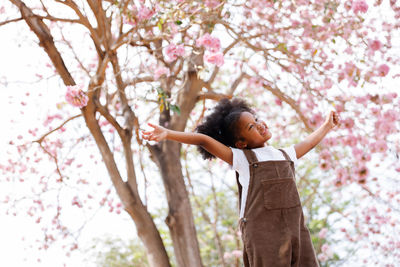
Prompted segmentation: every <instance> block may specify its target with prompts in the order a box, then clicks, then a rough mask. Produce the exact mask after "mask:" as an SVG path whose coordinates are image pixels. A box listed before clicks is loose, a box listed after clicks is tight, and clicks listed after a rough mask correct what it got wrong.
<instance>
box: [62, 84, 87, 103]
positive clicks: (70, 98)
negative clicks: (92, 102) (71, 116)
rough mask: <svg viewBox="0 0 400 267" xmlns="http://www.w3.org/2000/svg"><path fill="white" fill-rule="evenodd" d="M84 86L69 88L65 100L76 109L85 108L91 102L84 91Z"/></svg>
mask: <svg viewBox="0 0 400 267" xmlns="http://www.w3.org/2000/svg"><path fill="white" fill-rule="evenodd" d="M82 88H83V86H81V85H75V86H67V93H66V94H65V99H66V100H67V102H68V103H69V104H71V105H73V106H75V107H79V108H83V107H84V106H86V105H87V102H88V100H89V98H88V96H87V95H86V94H85V93H84V92H83V91H82Z"/></svg>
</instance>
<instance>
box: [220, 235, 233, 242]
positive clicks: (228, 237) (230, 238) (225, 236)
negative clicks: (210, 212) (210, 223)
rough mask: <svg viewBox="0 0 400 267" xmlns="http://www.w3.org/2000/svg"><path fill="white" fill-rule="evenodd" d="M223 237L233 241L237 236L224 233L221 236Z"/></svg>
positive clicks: (225, 239) (224, 239)
mask: <svg viewBox="0 0 400 267" xmlns="http://www.w3.org/2000/svg"><path fill="white" fill-rule="evenodd" d="M221 239H222V240H223V241H233V240H235V237H234V236H233V235H228V234H227V235H223V236H222V237H221Z"/></svg>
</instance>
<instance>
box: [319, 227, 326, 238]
mask: <svg viewBox="0 0 400 267" xmlns="http://www.w3.org/2000/svg"><path fill="white" fill-rule="evenodd" d="M326 233H328V229H327V228H322V229H321V231H319V233H318V237H319V238H325V237H326Z"/></svg>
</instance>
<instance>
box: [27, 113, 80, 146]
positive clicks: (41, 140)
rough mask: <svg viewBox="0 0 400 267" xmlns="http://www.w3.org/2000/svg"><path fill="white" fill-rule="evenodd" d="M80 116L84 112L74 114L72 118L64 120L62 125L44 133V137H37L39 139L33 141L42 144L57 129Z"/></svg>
mask: <svg viewBox="0 0 400 267" xmlns="http://www.w3.org/2000/svg"><path fill="white" fill-rule="evenodd" d="M80 116H82V114H78V115H75V116H72V117H71V118H69V119H67V120H66V121H64V122H63V123H62V124H60V126H58V127H57V128H55V129H53V130H51V131H50V132H48V133H46V134H44V135H43V136H42V137H40V138H39V139H37V140H35V141H33V142H36V143H39V144H41V143H42V142H43V140H44V139H45V138H46V137H47V136H48V135H50V134H52V133H54V132H55V131H57V130H59V129H61V128H62V127H63V126H64V125H65V124H67V123H68V122H69V121H72V120H74V119H76V118H78V117H80Z"/></svg>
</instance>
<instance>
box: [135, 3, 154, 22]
mask: <svg viewBox="0 0 400 267" xmlns="http://www.w3.org/2000/svg"><path fill="white" fill-rule="evenodd" d="M155 13H156V12H155V11H154V10H153V9H150V8H148V7H146V6H142V7H140V8H139V12H138V19H139V21H143V20H147V19H150V18H151V17H152V16H153V15H154V14H155Z"/></svg>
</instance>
